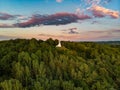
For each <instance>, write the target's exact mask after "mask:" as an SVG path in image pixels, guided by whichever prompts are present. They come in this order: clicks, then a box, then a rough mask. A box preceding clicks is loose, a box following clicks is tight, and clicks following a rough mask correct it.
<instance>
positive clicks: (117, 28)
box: [0, 0, 120, 41]
mask: <svg viewBox="0 0 120 90" xmlns="http://www.w3.org/2000/svg"><path fill="white" fill-rule="evenodd" d="M119 4H120V0H29V1H28V0H0V40H9V39H15V38H24V39H31V38H36V39H43V40H46V39H48V38H53V39H59V40H70V41H119V40H120V6H119Z"/></svg>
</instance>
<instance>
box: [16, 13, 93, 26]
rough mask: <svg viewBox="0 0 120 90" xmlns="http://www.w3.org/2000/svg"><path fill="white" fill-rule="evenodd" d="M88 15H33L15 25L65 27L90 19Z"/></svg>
mask: <svg viewBox="0 0 120 90" xmlns="http://www.w3.org/2000/svg"><path fill="white" fill-rule="evenodd" d="M90 18H91V17H90V16H88V15H77V14H72V13H56V14H53V15H39V14H36V15H33V16H32V17H31V19H30V20H28V21H26V22H23V23H17V24H15V26H18V27H31V26H36V25H65V24H69V23H74V22H77V21H78V20H85V19H90Z"/></svg>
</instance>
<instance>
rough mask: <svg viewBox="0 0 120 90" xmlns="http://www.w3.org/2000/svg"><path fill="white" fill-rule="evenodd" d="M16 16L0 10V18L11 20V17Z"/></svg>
mask: <svg viewBox="0 0 120 90" xmlns="http://www.w3.org/2000/svg"><path fill="white" fill-rule="evenodd" d="M13 18H15V16H14V15H10V14H7V13H1V12H0V20H10V19H13Z"/></svg>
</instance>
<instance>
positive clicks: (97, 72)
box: [0, 39, 120, 90]
mask: <svg viewBox="0 0 120 90" xmlns="http://www.w3.org/2000/svg"><path fill="white" fill-rule="evenodd" d="M61 43H62V47H56V45H57V44H58V40H52V39H48V40H46V41H42V40H36V39H31V40H26V39H16V40H9V41H0V90H119V89H120V45H116V44H106V43H104V44H100V43H97V42H68V41H62V42H61Z"/></svg>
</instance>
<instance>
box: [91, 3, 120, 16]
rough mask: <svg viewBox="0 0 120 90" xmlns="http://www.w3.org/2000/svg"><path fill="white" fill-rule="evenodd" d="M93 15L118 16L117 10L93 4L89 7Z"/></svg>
mask: <svg viewBox="0 0 120 90" xmlns="http://www.w3.org/2000/svg"><path fill="white" fill-rule="evenodd" d="M89 10H90V11H92V13H93V15H94V16H95V17H105V16H110V17H111V18H119V12H118V11H114V10H110V9H107V8H104V7H102V6H98V5H94V6H92V7H91V8H90V9H89Z"/></svg>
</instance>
